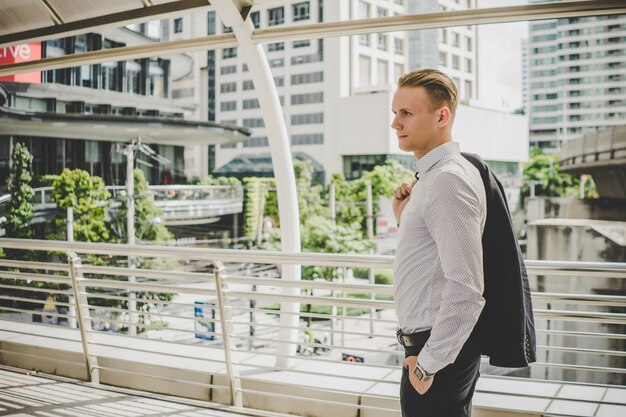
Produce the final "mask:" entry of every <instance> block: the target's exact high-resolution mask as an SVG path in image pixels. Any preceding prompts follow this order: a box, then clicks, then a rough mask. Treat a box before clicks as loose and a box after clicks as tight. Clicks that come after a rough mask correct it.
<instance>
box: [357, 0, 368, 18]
mask: <svg viewBox="0 0 626 417" xmlns="http://www.w3.org/2000/svg"><path fill="white" fill-rule="evenodd" d="M369 17H370V4H369V3H368V2H366V1H363V0H361V1H359V19H368V18H369Z"/></svg>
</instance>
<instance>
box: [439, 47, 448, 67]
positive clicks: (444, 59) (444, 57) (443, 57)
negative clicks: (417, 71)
mask: <svg viewBox="0 0 626 417" xmlns="http://www.w3.org/2000/svg"><path fill="white" fill-rule="evenodd" d="M439 65H440V66H442V67H447V66H448V54H446V53H445V52H444V51H439Z"/></svg>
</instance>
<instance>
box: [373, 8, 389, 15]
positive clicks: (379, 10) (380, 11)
mask: <svg viewBox="0 0 626 417" xmlns="http://www.w3.org/2000/svg"><path fill="white" fill-rule="evenodd" d="M376 16H377V17H386V16H387V9H384V8H382V7H377V8H376Z"/></svg>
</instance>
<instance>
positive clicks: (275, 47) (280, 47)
mask: <svg viewBox="0 0 626 417" xmlns="http://www.w3.org/2000/svg"><path fill="white" fill-rule="evenodd" d="M267 50H268V51H269V52H274V51H284V50H285V42H275V43H270V44H269V45H267Z"/></svg>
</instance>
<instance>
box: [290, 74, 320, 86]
mask: <svg viewBox="0 0 626 417" xmlns="http://www.w3.org/2000/svg"><path fill="white" fill-rule="evenodd" d="M322 81H324V73H323V72H321V71H320V72H309V73H306V74H294V75H292V76H291V85H297V84H310V83H319V82H322Z"/></svg>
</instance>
